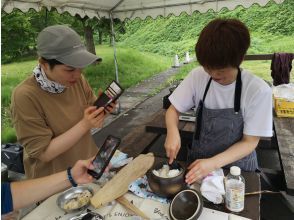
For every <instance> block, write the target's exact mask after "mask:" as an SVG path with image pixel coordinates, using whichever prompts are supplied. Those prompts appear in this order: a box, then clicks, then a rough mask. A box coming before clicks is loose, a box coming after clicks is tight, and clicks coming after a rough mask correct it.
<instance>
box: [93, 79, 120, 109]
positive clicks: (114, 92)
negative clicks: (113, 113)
mask: <svg viewBox="0 0 294 220" xmlns="http://www.w3.org/2000/svg"><path fill="white" fill-rule="evenodd" d="M123 91H124V90H123V88H122V87H121V86H120V85H119V84H118V83H117V82H116V81H114V80H113V81H112V82H111V83H110V85H109V86H108V87H107V88H106V90H105V91H104V93H102V94H101V96H99V97H98V99H97V100H96V101H95V103H94V105H95V106H97V108H99V107H106V106H107V105H109V104H110V103H112V102H114V101H115V100H117V99H118V97H119V96H120V95H121V94H122V93H123Z"/></svg>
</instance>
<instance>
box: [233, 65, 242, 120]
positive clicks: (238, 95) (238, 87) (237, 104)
mask: <svg viewBox="0 0 294 220" xmlns="http://www.w3.org/2000/svg"><path fill="white" fill-rule="evenodd" d="M241 92H242V80H241V70H240V68H239V67H238V75H237V80H236V86H235V100H234V111H235V114H238V113H239V111H240V102H241Z"/></svg>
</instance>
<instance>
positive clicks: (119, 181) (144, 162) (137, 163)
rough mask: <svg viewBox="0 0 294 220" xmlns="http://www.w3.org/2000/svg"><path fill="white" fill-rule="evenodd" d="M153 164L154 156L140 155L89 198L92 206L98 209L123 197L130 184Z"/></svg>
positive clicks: (150, 154)
mask: <svg viewBox="0 0 294 220" xmlns="http://www.w3.org/2000/svg"><path fill="white" fill-rule="evenodd" d="M153 163H154V155H153V154H152V153H148V154H140V155H139V156H138V157H136V158H135V159H134V160H133V161H131V162H130V163H129V164H127V165H126V166H125V167H124V168H122V169H121V170H120V171H119V172H118V173H117V174H116V175H115V176H114V177H113V178H112V179H111V180H110V181H109V182H107V183H106V184H105V185H104V186H103V187H102V188H101V189H100V190H99V191H98V192H97V193H96V194H95V195H94V196H93V197H92V198H91V204H92V206H94V207H95V208H99V207H101V206H103V205H106V204H107V203H109V202H111V201H113V200H115V199H117V198H119V197H120V196H122V195H124V194H125V193H126V192H127V191H128V189H129V185H130V183H132V182H133V181H135V180H136V179H138V178H139V177H142V176H143V175H145V174H146V172H147V171H148V170H149V169H150V168H151V167H152V165H153Z"/></svg>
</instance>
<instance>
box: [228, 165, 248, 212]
mask: <svg viewBox="0 0 294 220" xmlns="http://www.w3.org/2000/svg"><path fill="white" fill-rule="evenodd" d="M225 189H226V196H225V202H226V208H227V209H228V210H230V211H232V212H241V211H242V210H243V209H244V200H245V180H244V178H243V177H242V176H241V169H240V168H239V167H237V166H232V167H231V168H230V173H229V174H228V175H227V176H226V178H225Z"/></svg>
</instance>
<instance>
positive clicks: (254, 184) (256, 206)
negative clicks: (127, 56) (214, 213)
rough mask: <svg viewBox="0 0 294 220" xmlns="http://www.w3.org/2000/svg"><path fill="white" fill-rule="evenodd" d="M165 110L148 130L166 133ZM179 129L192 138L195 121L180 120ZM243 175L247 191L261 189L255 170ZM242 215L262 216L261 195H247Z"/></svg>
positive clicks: (182, 135)
mask: <svg viewBox="0 0 294 220" xmlns="http://www.w3.org/2000/svg"><path fill="white" fill-rule="evenodd" d="M165 112H166V111H165V110H160V111H158V112H157V113H156V114H155V116H154V118H153V120H151V121H150V122H149V123H147V124H146V127H145V129H146V132H148V133H156V134H159V135H164V134H166V126H165ZM178 127H179V131H180V135H181V137H182V138H186V139H190V140H191V139H192V136H193V131H194V123H193V122H187V121H180V122H179V126H178ZM226 172H228V171H225V173H226ZM242 175H243V176H244V178H245V182H246V183H245V192H256V191H260V188H261V187H260V176H259V174H258V173H255V172H242ZM204 206H205V207H207V208H211V209H215V210H219V211H223V212H228V210H226V209H225V207H224V205H214V204H212V203H205V204H204ZM239 215H240V216H244V217H246V218H250V219H259V218H260V195H252V196H246V197H245V208H244V210H243V211H242V212H240V213H239Z"/></svg>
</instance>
